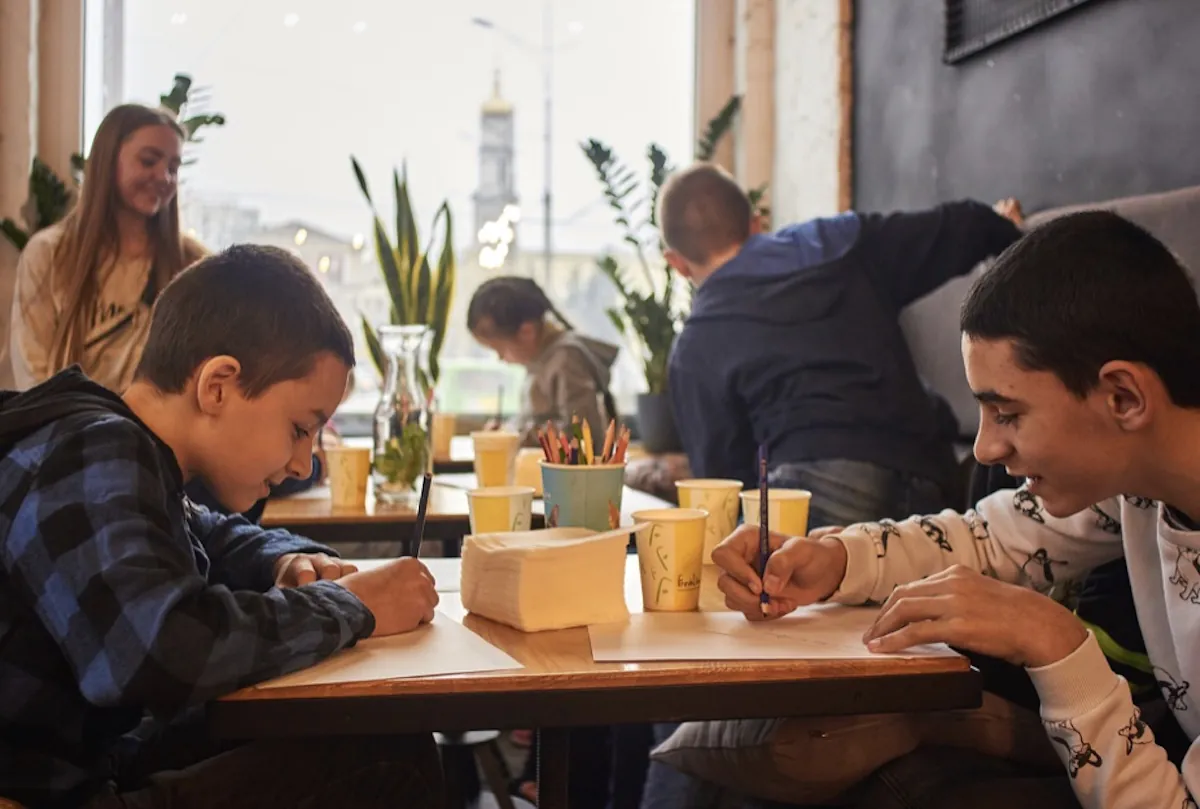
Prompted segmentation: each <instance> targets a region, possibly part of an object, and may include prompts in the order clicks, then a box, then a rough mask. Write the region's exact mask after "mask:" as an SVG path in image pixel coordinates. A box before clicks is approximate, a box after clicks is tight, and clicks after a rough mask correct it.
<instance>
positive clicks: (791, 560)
mask: <svg viewBox="0 0 1200 809" xmlns="http://www.w3.org/2000/svg"><path fill="white" fill-rule="evenodd" d="M840 530H842V529H841V528H839V527H829V528H821V529H817V530H816V531H813V532H812V533H811V534H810V535H809V536H807V537H792V538H788V537H786V536H783V535H782V534H775V533H772V534H771V537H770V545H771V550H772V553H771V558H770V559H769V560H768V561H767V571H766V577H765V582H764V581H762V580H760V579H759V576H758V526H757V525H743V526H741V527H739V528H738V529H737V530H736V531H734V532H733V533H732V534H730V535H729V537H727V538H726V539H725V541H723V542H722V543H721V544H720V545H718V546H717V547H716V549H714V550H713V563H714V564H716V565H717V566H718V567H720V568H721V570H722V571H723V572H722V573H721V578H720V579H719V580H718V582H717V586H718V587H719V588H720V590H721V592H722V593H724V594H725V605H726V606H727V607H729V608H730V609H734V610H737V611H738V612H741V613H742V614H743V615H745V616H746V617H747V618H749V619H750V620H751V621H761V620H763V619H764V618H767V619H770V618H779V617H780V616H783V615H787V614H788V613H789V612H791V611H792V610H794V609H796V608H797V607H799V606H802V605H804V604H812V603H815V602H817V601H823V600H825V599H826V598H829V596H831V595H832V594H833V592H834V591H835V590H837V588H838V586H839V585H840V584H841V583H842V578H843V577H844V576H845V575H846V548H845V546H843V545H842V543H841V542H839V541H838V540H836V539H833V538H831V537H828V535H830V534H834V533H837V532H838V531H840ZM827 537H828V538H827ZM764 585H765V587H766V591H767V595H769V596H771V601H770V605H769V607H768V609H769V612H768V614H767V615H766V616H764V615H763V614H762V607H761V602H760V600H759V594H760V593H762V591H763V587H764Z"/></svg>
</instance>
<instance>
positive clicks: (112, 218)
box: [43, 104, 203, 373]
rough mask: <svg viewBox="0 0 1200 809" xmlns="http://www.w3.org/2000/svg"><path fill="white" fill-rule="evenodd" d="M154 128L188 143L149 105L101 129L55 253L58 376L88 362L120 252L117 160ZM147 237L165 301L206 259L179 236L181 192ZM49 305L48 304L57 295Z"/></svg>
mask: <svg viewBox="0 0 1200 809" xmlns="http://www.w3.org/2000/svg"><path fill="white" fill-rule="evenodd" d="M147 126H166V127H170V128H171V129H173V130H174V131H175V132H176V133H177V134H178V135H179V137H180V139H181V140H186V136H185V134H184V131H183V128H182V127H181V126H180V125H179V123H178V122H177V121H176V120H175V119H174V118H173V117H172V116H171V114H170V113H169V112H167V111H165V110H158V109H152V108H150V107H145V106H142V105H141V104H122V105H121V106H118V107H114V108H113V109H112V110H111V111H110V112H109V113H108V115H106V116H104V120H103V121H101V122H100V127H99V128H98V129H97V130H96V137H95V139H94V140H93V141H92V151H91V154H90V155H89V156H88V161H87V165H86V168H85V172H84V180H83V187H82V189H81V190H80V194H79V201H78V203H77V204H76V205H75V207H74V208H73V209H72V210H71V212H70V213H68V214H67V215H66V217H65V218H64V219H63V222H62V228H63V234H62V238H61V239H60V240H59V243H58V246H57V247H56V248H55V252H54V261H53V266H54V272H53V273H51V278H52V283H53V286H54V290H55V292H58V293H59V294H61V295H62V301H63V308H62V311H61V312H60V313H59V317H58V323H57V326H56V328H55V331H54V339H53V342H52V343H51V344H50V351H49V358H50V363H49V364H50V369H49V370H50V372H51V373H55V372H57V371H60V370H62V369H63V368H66V367H67V366H69V365H71V364H72V363H75V362H79V361H80V360H81V359H82V358H83V351H84V344H85V341H86V340H87V334H88V330H89V329H90V328H91V317H92V312H93V310H94V309H95V306H96V299H97V297H98V296H99V294H100V280H99V274H100V270H101V268H102V267H103V266H104V264H105V263H106V262H107V261H110V260H115V259H116V258H117V254H118V252H119V251H120V235H119V231H118V226H117V211H118V209H119V208H120V206H121V204H122V203H121V200H120V191H119V189H118V188H117V176H116V175H117V159H118V156H119V154H120V151H121V146H122V145H123V144H124V143H125V141H126V140H127V139H128V138H129V137H130V136H131V135H133V133H134V132H136V131H137V130H139V129H141V128H143V127H147ZM147 231H148V234H149V238H150V247H151V255H152V257H153V258H152V262H153V263H152V265H151V279H150V284H151V286H152V289H151V292H152V293H153V296H154V297H157V296H158V293H159V292H161V291H162V289H163V287H165V286H166V285H167V282H168V281H170V280H171V279H172V278H174V277H175V276H176V275H178V274H179V272H180V271H181V270H182V269H183V268H184V267H185V266H187V265H188V264H190V263H191V262H192V261H195V260H196V259H197V258H199V257H200V254H201V253H202V252H203V250H202V248H199V246H198V245H196V244H194V243H192V242H190V241H189V240H185V238H184V237H183V236H182V234H181V233H180V231H179V203H178V194H176V195H173V196H172V197H171V200H170V202H168V203H167V204H165V205H164V206H163V207H162V209H161V210H159V212H158V213H156V214H155V215H154V216H152V217H150V219H149V221H148V222H147ZM43 300H44V301H46V302H47V303H48V302H49V300H50V296H44V297H43Z"/></svg>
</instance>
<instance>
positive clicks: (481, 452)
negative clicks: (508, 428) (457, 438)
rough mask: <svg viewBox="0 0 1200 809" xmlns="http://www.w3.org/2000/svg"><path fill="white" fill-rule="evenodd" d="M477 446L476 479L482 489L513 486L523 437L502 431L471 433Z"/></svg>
mask: <svg viewBox="0 0 1200 809" xmlns="http://www.w3.org/2000/svg"><path fill="white" fill-rule="evenodd" d="M471 441H472V443H473V444H474V446H475V478H476V480H477V481H478V483H479V485H480V486H482V487H485V488H487V487H491V486H511V485H513V478H514V473H515V471H516V470H515V468H514V467H515V465H516V460H517V450H519V449H520V448H521V436H519V435H517V434H516V433H510V432H504V431H502V430H489V431H485V432H481V433H471Z"/></svg>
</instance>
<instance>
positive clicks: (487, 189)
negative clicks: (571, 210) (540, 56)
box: [474, 70, 517, 251]
mask: <svg viewBox="0 0 1200 809" xmlns="http://www.w3.org/2000/svg"><path fill="white" fill-rule="evenodd" d="M479 118H480V121H479V123H480V140H479V186H478V188H477V189H476V191H475V197H474V201H475V234H476V236H475V238H476V241H477V242H478V241H479V231H480V229H481V228H483V226H484V224H485V223H487V222H496V221H498V220H499V219H500V216H501V214H502V213H503V212H504V208H505V206H508V205H515V204H516V202H517V193H516V176H515V172H514V160H513V158H514V154H513V151H514V143H513V107H512V104H510V103H509V102H508V101H505V100H504V99H503V98H502V97H501V95H500V71H499V70H497V71H496V73H495V77H494V80H493V85H492V97H491V98H489V99H488V100H487V101H485V102H483V107H482V109H481V110H480V116H479ZM515 249H516V243H515V242H514V243H512V244H510V245H509V250H510V251H512V250H515Z"/></svg>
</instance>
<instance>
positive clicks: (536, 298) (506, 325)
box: [467, 276, 617, 446]
mask: <svg viewBox="0 0 1200 809" xmlns="http://www.w3.org/2000/svg"><path fill="white" fill-rule="evenodd" d="M548 316H550V317H548ZM551 317H552V318H553V319H551ZM467 328H468V329H470V331H471V335H472V336H473V337H474V338H475V339H476V340H477V341H479V343H480V344H481V345H484V346H487V347H488V348H490V349H492V350H493V351H495V352H496V354H497V355H499V357H500V359H501V360H503V361H504V362H508V363H512V364H514V365H523V366H524V367H525V370H526V371H527V373H526V377H525V386H524V390H523V391H522V394H521V410H520V412H519V413H518V414H517V415H516V417H514V418H513V419H511V420H510V421H509V423H508V424H507V425H505V427H507V428H508V429H512V430H514V431H516V432H519V433H520V434H521V435H522V436H523V438H524V440H525V443H527V444H529V445H532V446H536V445H537V427H538V426H539V425H541V424H544V423H545V422H547V421H552V422H554V423H555V424H557V425H560V426H561V425H562V424H565V423H569V422H570V421H571V418H572V417H573V416H578V417H579V418H580V419H581V420H584V421H587V422H588V424H590V425H591V428H592V435H602V434H603V432H604V430H606V429H607V428H608V422H609V420H610V419H615V418H616V417H617V408H616V404H615V403H614V401H613V398H612V394H611V393H610V392H609V390H608V385H609V381H610V379H611V373H612V364H613V362H614V361H615V360H616V358H617V347H616V346H614V345H611V344H609V343H604V342H601V341H599V340H594V339H592V338H590V337H584V336H583V335H581V334H579V333H578V332H576V331H575V330H574V329H573V328H572V327H571V324H570V322H569V321H568V320H567V319H566V318H565V317H563V315H562V313H561V312H560V311H559V310H558V308H557V307H555V306H554V304H553V303H551V302H550V299H549V298H548V297H546V293H545V292H544V291H543V290H542V288H541V287H540V286H538V285H537V283H536V282H535V281H534V280H533V279H531V278H522V277H518V276H499V277H496V278H491V279H488V280H487V281H485V282H484V283H482V284H480V286H479V288H478V289H476V290H475V294H474V295H473V296H472V297H471V303H470V305H469V306H468V307H467Z"/></svg>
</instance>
